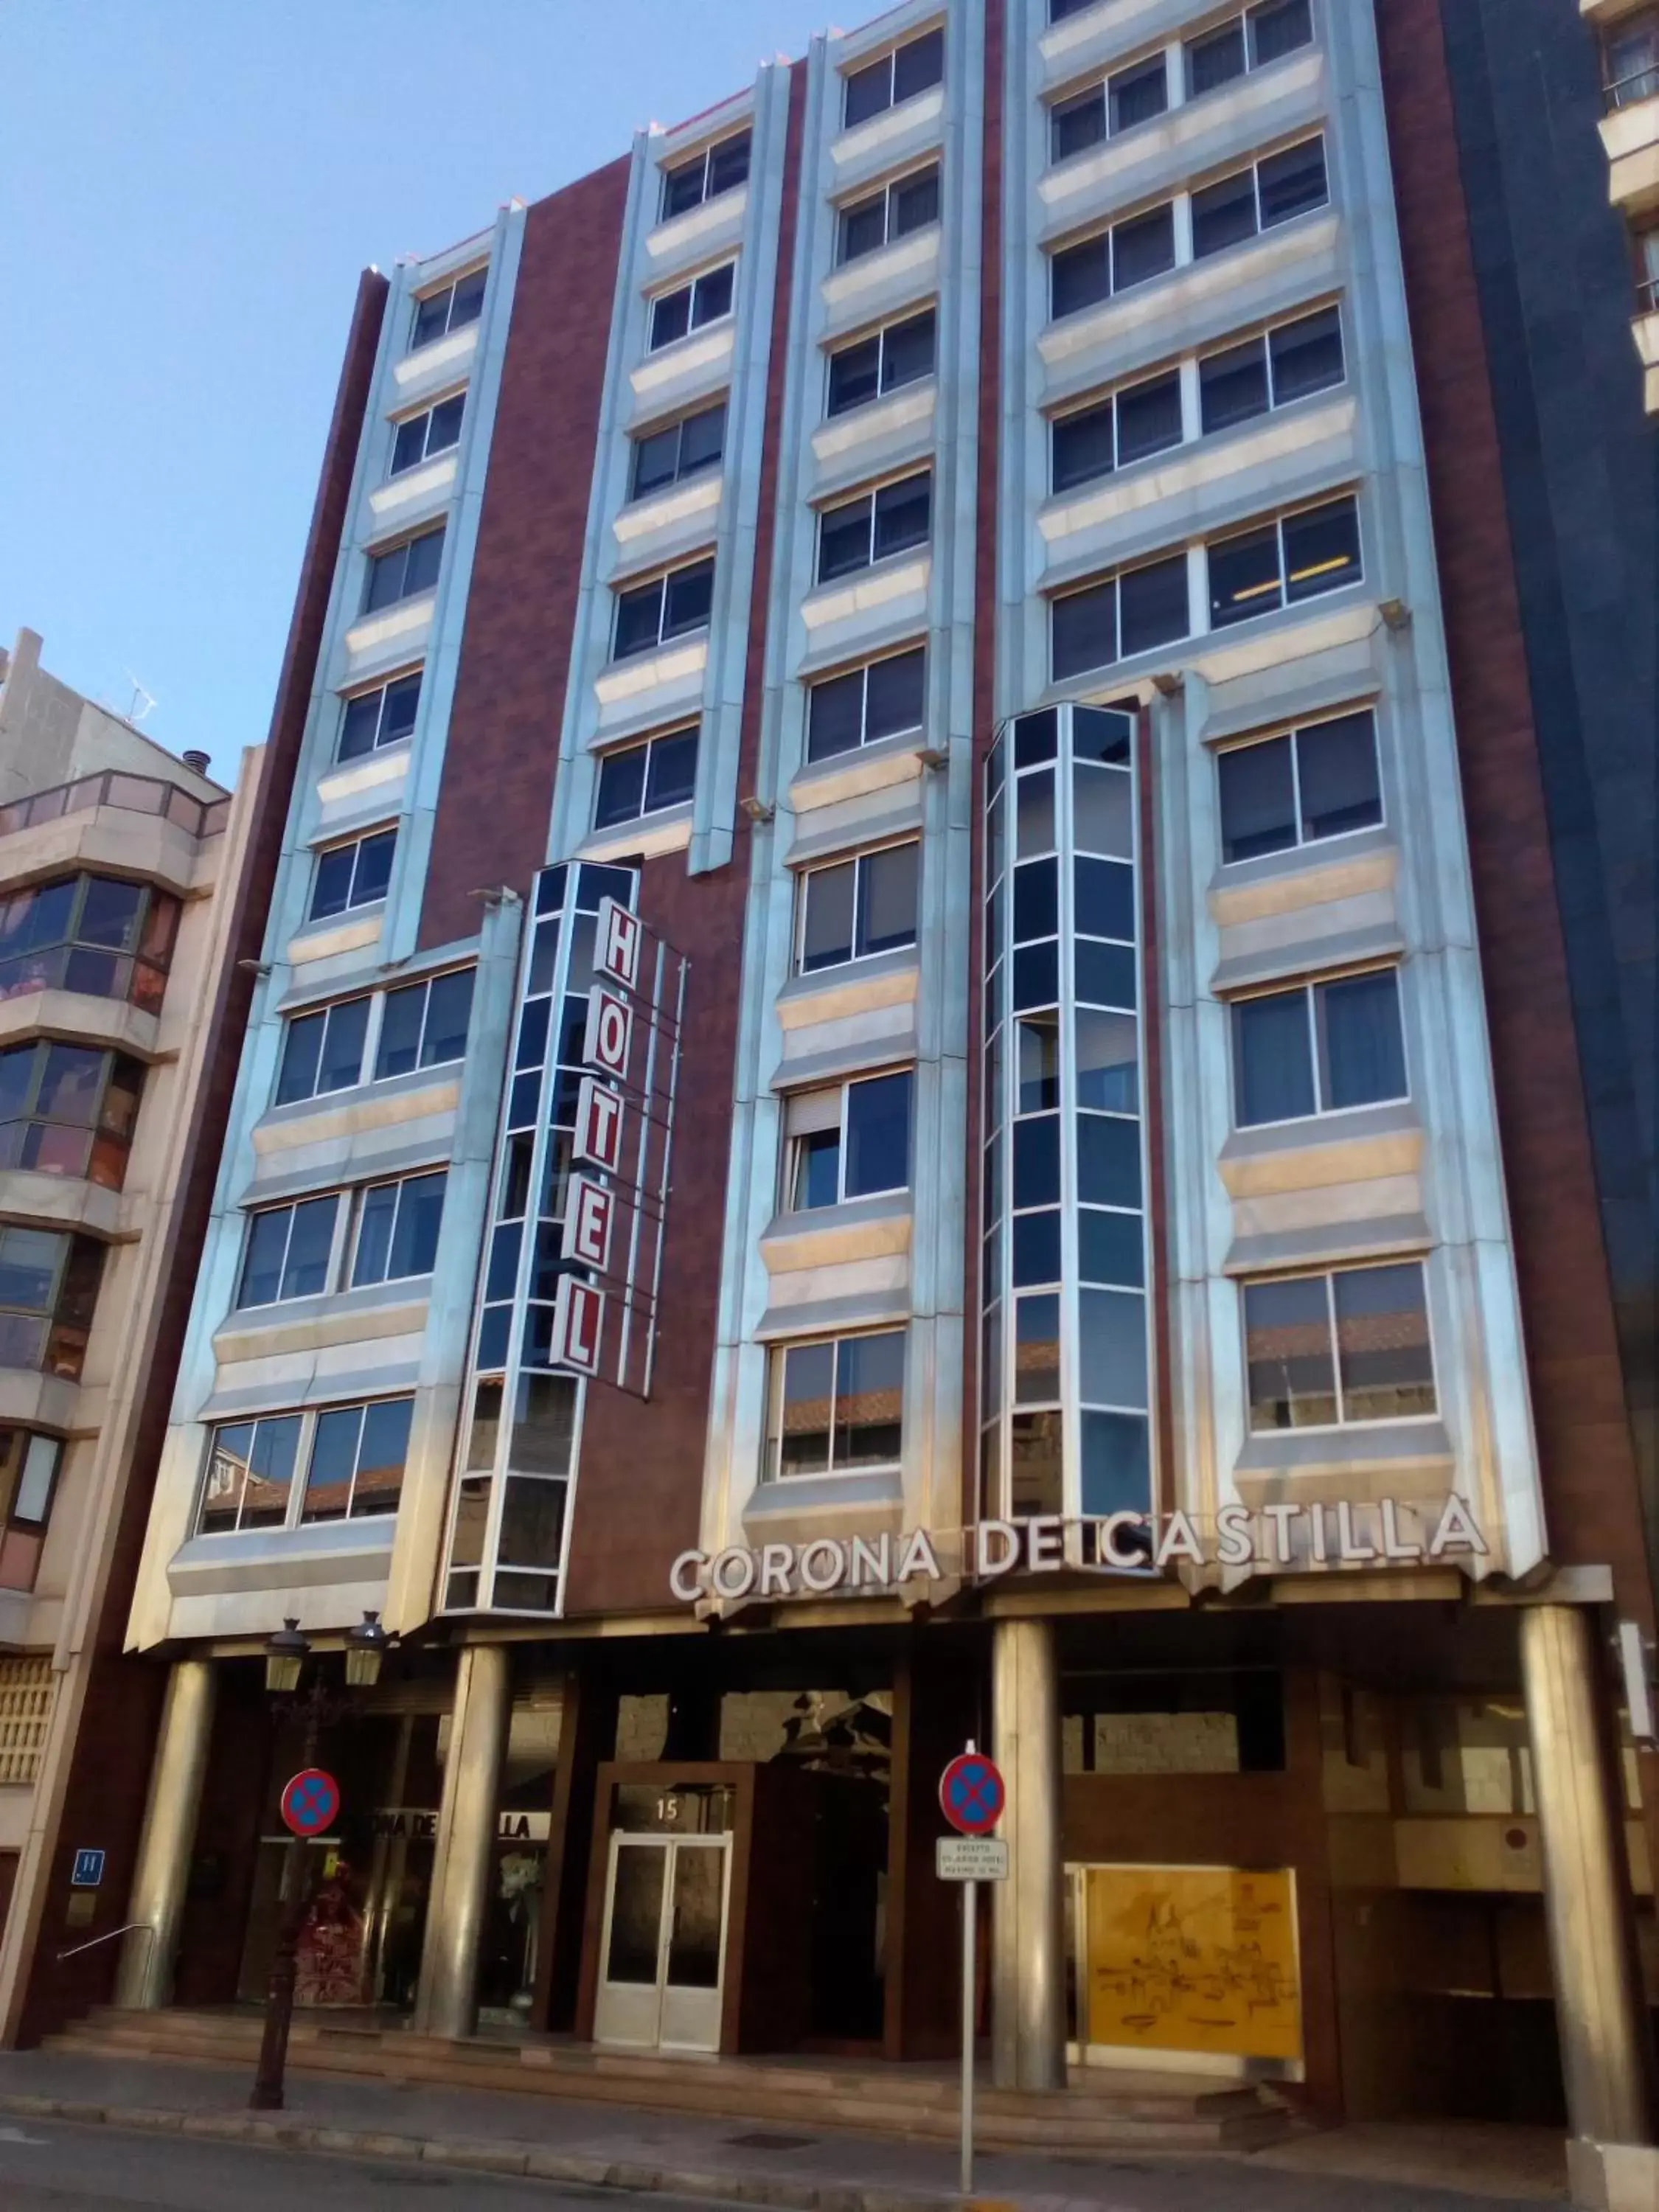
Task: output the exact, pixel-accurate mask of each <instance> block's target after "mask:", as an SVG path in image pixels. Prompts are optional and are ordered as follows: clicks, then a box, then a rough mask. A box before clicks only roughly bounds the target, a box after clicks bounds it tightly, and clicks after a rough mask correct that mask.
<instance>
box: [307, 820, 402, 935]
mask: <svg viewBox="0 0 1659 2212" xmlns="http://www.w3.org/2000/svg"><path fill="white" fill-rule="evenodd" d="M397 843H398V833H397V831H396V830H395V829H377V830H375V832H374V835H373V836H369V837H357V838H354V839H353V841H352V842H351V843H350V844H349V845H331V846H330V847H329V848H328V850H327V851H326V852H325V853H319V854H318V855H317V880H316V882H315V883H314V884H313V885H312V887H311V915H310V919H311V920H312V921H327V920H328V919H329V917H330V916H331V915H337V914H348V913H349V912H350V910H351V908H353V907H358V906H373V905H374V902H375V901H376V900H377V899H383V898H384V897H385V896H386V885H387V884H388V883H389V882H390V881H391V879H392V853H393V851H394V850H395V849H396V847H397Z"/></svg>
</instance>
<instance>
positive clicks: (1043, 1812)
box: [991, 1620, 1066, 2089]
mask: <svg viewBox="0 0 1659 2212" xmlns="http://www.w3.org/2000/svg"><path fill="white" fill-rule="evenodd" d="M993 1634H994V1641H993V1644H992V1647H991V1711H992V1756H993V1758H994V1759H995V1760H996V1763H997V1765H998V1766H999V1767H1000V1769H1001V1771H1002V1778H1003V1781H1004V1783H1005V1784H1006V1788H1007V1792H1008V1804H1007V1809H1006V1812H1005V1813H1004V1814H1003V1816H1002V1823H1001V1827H1000V1833H1001V1834H1002V1835H1004V1836H1006V1838H1007V1839H1008V1847H1009V1848H1008V1879H1007V1881H998V1882H993V1883H992V1885H991V1900H992V1902H991V2047H992V2078H993V2080H994V2081H995V2083H996V2086H997V2087H998V2088H999V2089H1063V2088H1064V2087H1066V1959H1065V1915H1064V1910H1063V1896H1062V1884H1063V1882H1064V1880H1065V1869H1064V1865H1063V1863H1062V1858H1061V1851H1060V1655H1059V1650H1058V1647H1057V1643H1056V1638H1055V1634H1054V1623H1053V1622H1052V1621H1048V1620H999V1621H998V1622H997V1623H996V1624H995V1627H994V1632H993Z"/></svg>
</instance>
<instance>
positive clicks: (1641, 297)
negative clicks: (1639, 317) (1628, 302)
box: [1632, 224, 1659, 315]
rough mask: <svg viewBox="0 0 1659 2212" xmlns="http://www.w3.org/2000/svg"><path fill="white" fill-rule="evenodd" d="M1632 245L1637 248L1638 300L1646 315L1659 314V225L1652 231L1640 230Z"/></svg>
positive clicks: (1641, 309)
mask: <svg viewBox="0 0 1659 2212" xmlns="http://www.w3.org/2000/svg"><path fill="white" fill-rule="evenodd" d="M1632 244H1633V245H1634V246H1635V248H1636V300H1637V305H1638V307H1639V309H1640V311H1641V312H1642V313H1643V314H1644V315H1651V314H1654V313H1659V224H1656V225H1655V226H1654V228H1652V229H1650V230H1638V232H1637V233H1636V235H1635V237H1634V239H1633V240H1632Z"/></svg>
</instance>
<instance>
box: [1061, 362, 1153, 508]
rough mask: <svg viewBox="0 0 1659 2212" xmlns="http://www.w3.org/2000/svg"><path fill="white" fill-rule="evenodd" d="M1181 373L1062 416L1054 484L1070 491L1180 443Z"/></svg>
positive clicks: (1141, 384)
mask: <svg viewBox="0 0 1659 2212" xmlns="http://www.w3.org/2000/svg"><path fill="white" fill-rule="evenodd" d="M1181 438H1182V428H1181V373H1180V371H1179V370H1178V369H1173V368H1171V369H1166V370H1164V373H1163V374H1161V375H1158V376H1148V377H1146V378H1143V379H1142V380H1141V381H1140V382H1139V383H1138V384H1126V385H1125V386H1123V387H1122V388H1121V391H1118V392H1113V394H1112V395H1111V397H1110V398H1107V399H1102V400H1098V401H1097V402H1096V404H1094V405H1093V406H1092V407H1085V408H1083V409H1081V410H1079V412H1078V413H1077V414H1075V415H1062V416H1060V418H1059V420H1058V421H1057V422H1055V423H1054V429H1053V447H1054V489H1055V490H1056V491H1057V492H1060V491H1069V490H1070V489H1072V487H1073V485H1074V484H1081V483H1090V482H1091V480H1092V479H1093V478H1094V477H1103V476H1108V475H1109V474H1110V473H1111V471H1112V470H1114V469H1121V468H1127V466H1128V465H1129V464H1130V462H1131V461H1140V460H1145V459H1146V456H1147V455H1148V454H1149V453H1164V452H1165V451H1166V450H1167V449H1168V448H1169V447H1171V446H1178V445H1179V444H1180V443H1181Z"/></svg>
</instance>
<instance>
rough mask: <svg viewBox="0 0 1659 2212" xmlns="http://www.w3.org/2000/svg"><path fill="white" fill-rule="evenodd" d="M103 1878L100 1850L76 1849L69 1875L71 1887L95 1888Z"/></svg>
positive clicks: (102, 1861) (102, 1856) (102, 1855)
mask: <svg viewBox="0 0 1659 2212" xmlns="http://www.w3.org/2000/svg"><path fill="white" fill-rule="evenodd" d="M103 1879H104V1854H103V1853H102V1851H76V1854H75V1865H74V1868H73V1869H72V1871H71V1873H70V1888H71V1889H96V1888H97V1887H98V1886H99V1884H100V1882H101V1881H103Z"/></svg>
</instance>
